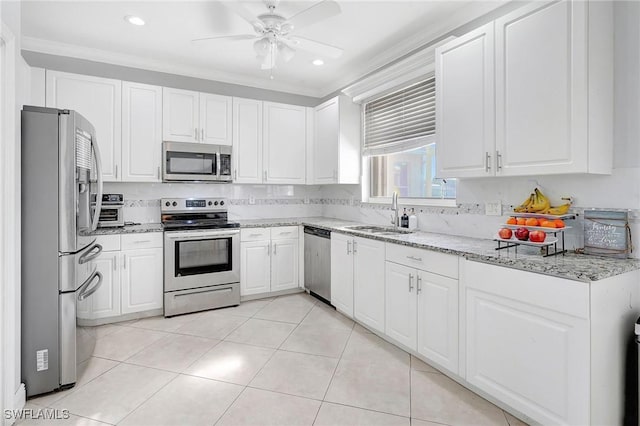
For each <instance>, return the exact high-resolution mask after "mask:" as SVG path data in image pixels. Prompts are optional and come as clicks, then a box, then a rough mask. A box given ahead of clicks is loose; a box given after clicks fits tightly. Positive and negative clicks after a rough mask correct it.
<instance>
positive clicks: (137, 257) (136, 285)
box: [121, 248, 163, 314]
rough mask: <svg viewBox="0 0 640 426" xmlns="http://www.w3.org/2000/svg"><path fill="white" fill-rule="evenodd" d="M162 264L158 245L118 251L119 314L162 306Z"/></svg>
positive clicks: (160, 250)
mask: <svg viewBox="0 0 640 426" xmlns="http://www.w3.org/2000/svg"><path fill="white" fill-rule="evenodd" d="M162 268H163V263H162V249H161V248H149V249H138V250H125V251H123V252H122V275H121V276H122V307H121V310H122V313H123V314H130V313H132V312H142V311H149V310H152V309H159V308H162V303H163V299H162V297H163V292H162V279H163V278H162V277H163V273H162V272H163V269H162ZM158 283H159V284H158ZM158 290H160V291H158Z"/></svg>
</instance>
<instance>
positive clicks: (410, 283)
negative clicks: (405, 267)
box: [409, 274, 413, 293]
mask: <svg viewBox="0 0 640 426" xmlns="http://www.w3.org/2000/svg"><path fill="white" fill-rule="evenodd" d="M411 290H413V274H409V293H411Z"/></svg>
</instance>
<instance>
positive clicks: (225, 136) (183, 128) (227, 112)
mask: <svg viewBox="0 0 640 426" xmlns="http://www.w3.org/2000/svg"><path fill="white" fill-rule="evenodd" d="M162 102H163V107H162V120H163V126H162V129H163V130H162V139H163V140H165V141H173V142H200V143H211V144H217V145H231V143H232V119H231V114H232V98H231V97H229V96H220V95H213V94H209V93H199V92H193V91H190V90H181V89H172V88H168V87H165V88H163V98H162Z"/></svg>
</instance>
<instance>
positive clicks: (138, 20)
mask: <svg viewBox="0 0 640 426" xmlns="http://www.w3.org/2000/svg"><path fill="white" fill-rule="evenodd" d="M124 20H125V21H127V22H128V23H130V24H131V25H137V26H142V25H144V19H142V18H140V17H139V16H134V15H127V16H125V17H124Z"/></svg>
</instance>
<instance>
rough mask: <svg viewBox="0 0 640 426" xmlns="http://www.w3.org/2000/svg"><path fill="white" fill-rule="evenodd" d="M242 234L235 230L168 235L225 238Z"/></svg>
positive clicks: (179, 238)
mask: <svg viewBox="0 0 640 426" xmlns="http://www.w3.org/2000/svg"><path fill="white" fill-rule="evenodd" d="M239 234H240V231H233V232H216V233H212V232H202V233H191V234H174V235H166V237H167V238H168V239H170V240H195V239H202V238H225V237H235V236H237V235H239Z"/></svg>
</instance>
